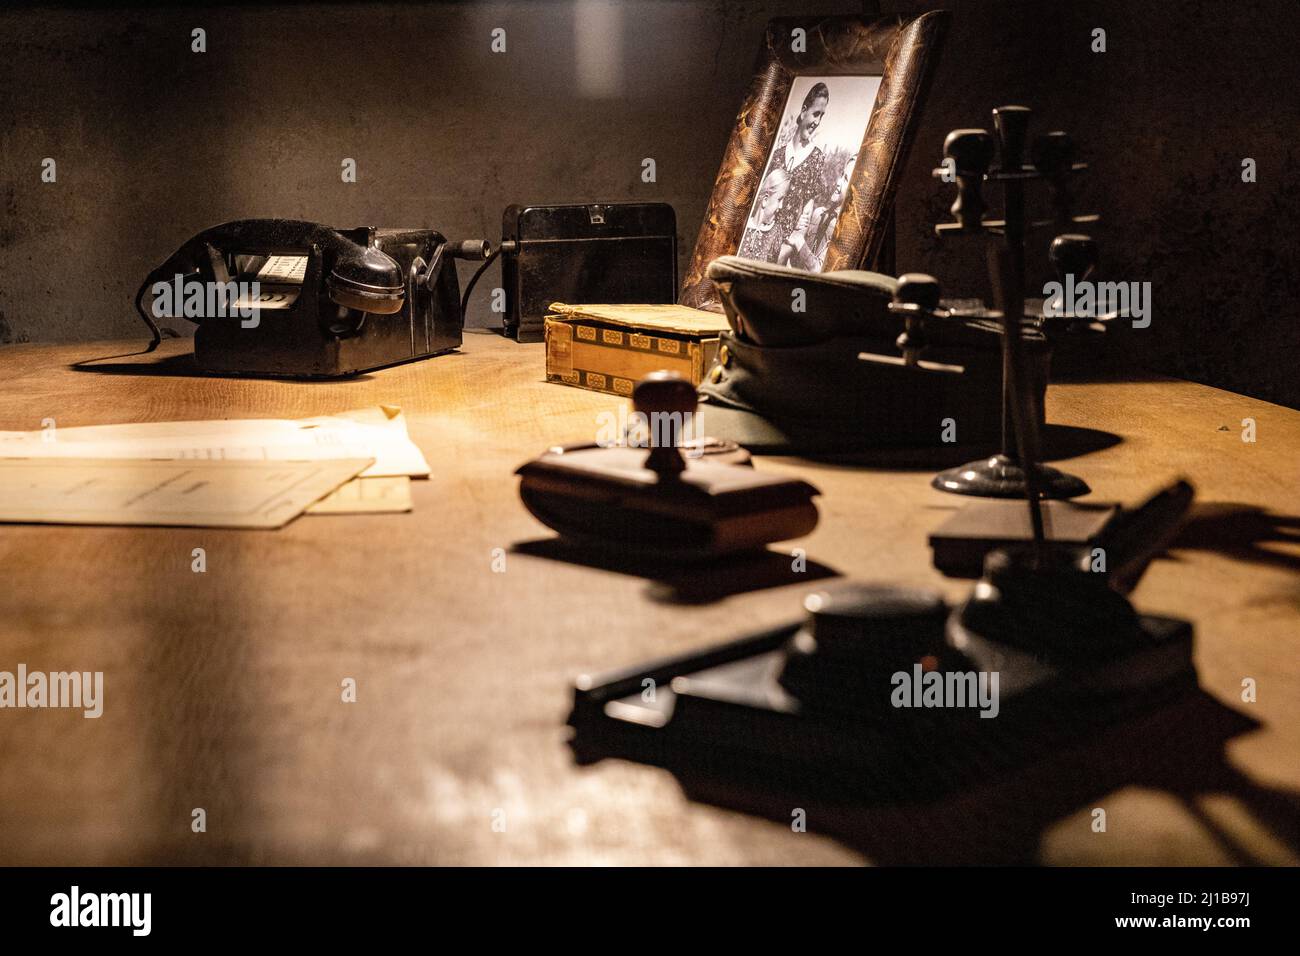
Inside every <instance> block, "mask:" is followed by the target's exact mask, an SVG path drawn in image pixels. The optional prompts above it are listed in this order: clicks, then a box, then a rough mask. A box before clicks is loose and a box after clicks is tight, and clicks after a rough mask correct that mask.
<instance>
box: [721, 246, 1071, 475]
mask: <svg viewBox="0 0 1300 956" xmlns="http://www.w3.org/2000/svg"><path fill="white" fill-rule="evenodd" d="M715 267H717V269H716V270H715ZM715 271H716V272H717V273H718V274H719V275H722V276H725V277H727V278H726V279H725V280H724V282H721V283H719V292H720V294H721V296H722V301H723V304H724V306H725V308H726V310H727V316H728V321H729V323H730V324H731V327H732V331H730V332H724V333H722V335H721V336H720V342H719V346H718V353H717V358H716V361H715V363H714V365H713V367H712V368H710V369H709V370H708V372H707V373H706V374H705V377H704V381H703V383H702V384H701V385H700V390H699V391H700V401H701V404H700V408H699V415H700V416H701V426H702V428H703V429H704V431H705V432H707V433H708V434H709V435H710V436H711V437H715V438H720V439H728V440H731V441H734V442H737V443H738V444H740V445H743V446H744V447H746V448H748V449H750V450H751V451H754V452H759V453H777V454H781V453H790V454H827V455H834V454H842V453H856V452H861V451H870V450H875V449H880V448H890V447H895V448H896V447H904V448H925V447H933V448H937V447H941V446H944V445H947V447H948V448H954V449H955V448H956V447H967V446H971V445H979V444H987V443H992V442H996V441H997V440H998V439H999V438H1000V435H1001V426H1002V414H1001V395H1002V384H1001V383H1002V348H1001V344H1002V339H1001V331H1000V328H999V325H998V323H997V322H996V321H994V320H992V319H966V318H953V319H951V320H950V321H945V322H943V323H942V324H941V325H940V326H938V327H937V328H935V329H931V330H928V338H929V345H928V347H927V349H926V350H925V352H924V358H925V360H926V361H925V365H926V366H927V367H925V368H918V367H915V366H906V365H904V364H903V363H902V361H901V356H900V351H899V348H898V346H897V344H896V341H897V338H898V336H899V334H900V333H901V332H902V331H903V321H902V319H901V318H900V317H899V316H898V315H897V314H896V313H893V312H890V311H889V310H888V308H887V306H888V303H889V300H890V297H892V294H893V289H892V288H891V285H892V287H893V288H896V287H897V280H895V279H891V278H890V277H888V276H881V275H879V274H877V273H843V272H841V273H825V274H822V275H818V274H816V273H810V272H803V271H801V270H797V269H786V268H783V267H780V266H771V265H769V264H767V263H751V262H750V261H749V260H738V259H735V258H734V257H725V258H724V259H721V260H715V262H714V263H713V264H712V265H711V266H710V267H709V274H710V275H713V274H714V273H715ZM846 275H848V276H849V278H848V279H845V276H846ZM764 284H767V285H769V286H770V288H769V289H768V290H766V291H765V290H763V289H762V288H759V287H761V286H763V285H764ZM794 288H803V289H806V290H807V294H808V297H807V302H808V306H809V307H808V311H807V312H805V313H799V312H794V313H792V312H791V310H790V306H789V302H790V292H791V290H792V289H794ZM886 289H889V292H888V293H887V294H886V292H885V290H886ZM823 309H834V310H836V311H835V312H834V313H833V314H826V313H824V312H822V310H823ZM783 323H784V326H783ZM756 335H757V336H759V337H761V338H762V340H763V341H762V342H759V341H756V340H755V337H756ZM774 343H782V344H774ZM1026 354H1027V356H1028V357H1029V358H1030V365H1031V374H1032V378H1033V386H1034V389H1033V392H1032V394H1034V395H1035V396H1036V397H1037V401H1038V405H1039V407H1040V409H1041V407H1042V395H1043V391H1044V390H1045V389H1046V385H1047V363H1048V359H1049V354H1050V353H1049V350H1048V347H1047V343H1046V340H1045V339H1044V338H1043V336H1042V335H1041V334H1039V333H1036V332H1032V331H1029V330H1027V333H1026ZM864 356H865V357H864ZM954 429H955V436H954V435H953V431H954Z"/></svg>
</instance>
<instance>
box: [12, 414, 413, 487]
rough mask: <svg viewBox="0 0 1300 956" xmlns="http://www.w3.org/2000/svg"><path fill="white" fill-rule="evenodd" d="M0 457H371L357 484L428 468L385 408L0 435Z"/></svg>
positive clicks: (401, 420)
mask: <svg viewBox="0 0 1300 956" xmlns="http://www.w3.org/2000/svg"><path fill="white" fill-rule="evenodd" d="M0 458H137V459H158V458H166V459H200V460H211V461H232V460H233V461H258V460H261V461H286V460H311V461H319V460H326V459H333V458H373V459H374V464H373V465H371V466H370V467H369V468H367V469H366V470H365V471H364V472H363V473H362V477H364V478H380V477H391V476H397V475H407V476H409V477H413V478H427V477H428V476H429V463H428V462H427V461H426V460H425V458H424V455H423V454H422V453H421V452H420V449H419V448H418V447H416V445H415V443H414V442H412V441H411V438H410V436H409V435H408V434H407V431H406V419H405V417H404V416H403V415H402V411H401V409H399V408H396V407H394V406H391V405H386V406H376V407H374V408H365V409H359V410H357V411H351V412H343V413H341V414H338V415H323V416H320V417H317V418H301V419H296V420H291V419H276V418H250V419H224V420H215V421H193V422H136V423H130V424H123V425H88V426H79V427H74V428H59V427H58V426H57V424H56V426H55V427H54V428H51V429H47V430H45V431H29V432H5V431H0Z"/></svg>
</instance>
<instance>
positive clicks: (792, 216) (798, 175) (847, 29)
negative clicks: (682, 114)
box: [678, 10, 949, 312]
mask: <svg viewBox="0 0 1300 956" xmlns="http://www.w3.org/2000/svg"><path fill="white" fill-rule="evenodd" d="M948 19H949V15H948V13H947V12H946V11H942V10H938V11H932V12H929V13H924V14H921V15H919V16H915V17H910V16H887V17H859V16H839V17H824V18H806V17H783V18H778V19H774V20H771V21H769V23H768V25H767V30H766V33H765V35H764V40H763V47H762V49H761V50H760V53H759V57H758V62H757V64H756V68H755V72H754V77H753V79H752V80H751V81H750V84H749V88H748V92H747V93H746V96H745V100H744V103H743V105H742V106H741V109H740V113H739V114H738V115H737V117H736V123H735V125H734V126H733V128H732V132H731V136H730V139H729V140H728V143H727V149H726V152H725V153H724V155H723V159H722V165H721V168H720V169H719V171H718V176H717V178H716V179H715V181H714V185H713V192H712V195H711V196H710V198H709V204H708V208H707V210H706V212H705V217H704V223H703V225H702V226H701V227H700V232H699V235H698V236H697V238H696V241H695V248H694V251H693V252H692V255H691V260H690V265H689V267H688V269H687V271H686V274H685V276H684V278H683V280H682V284H681V289H680V293H679V296H678V302H679V304H681V305H686V306H690V307H692V308H697V309H706V310H708V311H713V312H721V311H722V305H721V302H720V300H719V297H718V293H717V291H716V290H715V289H714V287H713V283H712V282H711V280H709V279H708V277H707V276H706V274H705V273H706V270H707V269H708V266H709V263H710V262H712V261H713V260H714V259H716V258H718V257H719V256H724V255H745V254H746V251H748V252H750V253H751V254H752V253H753V252H755V251H758V252H760V253H761V255H759V256H755V257H756V258H763V259H764V260H765V261H771V262H776V263H779V264H788V265H794V266H796V267H797V266H799V265H800V264H801V263H805V264H806V263H808V262H810V261H811V262H813V263H815V264H816V265H818V266H820V269H818V270H816V271H823V272H826V271H831V270H836V269H863V268H870V267H872V266H876V265H877V264H878V263H880V261H881V259H882V255H883V256H884V257H886V258H887V257H888V256H889V255H890V254H891V252H892V250H891V249H890V248H889V247H890V243H889V242H888V241H887V240H888V239H889V237H890V233H891V227H892V210H893V202H894V195H895V193H896V192H897V189H898V182H899V179H900V178H901V176H902V172H903V165H904V163H905V161H906V158H907V153H908V150H909V149H910V147H911V144H912V140H913V138H914V136H915V132H916V125H917V120H918V116H919V114H920V111H921V108H922V105H923V102H924V99H925V95H926V92H927V90H928V87H929V82H930V78H931V75H932V73H933V70H934V65H935V63H936V61H937V58H938V53H939V48H940V45H941V43H942V41H943V36H944V34H945V32H946V28H947V23H948ZM852 77H862V78H867V77H878V78H879V80H878V86H877V87H875V95H874V100H873V104H872V106H871V107H870V112H869V115H868V116H867V117H866V118H865V119H861V120H860V123H859V125H861V126H862V129H863V132H862V138H861V141H860V143H858V144H857V151H856V154H854V155H852V156H851V158H852V164H851V165H849V163H848V161H847V158H846V154H845V148H846V144H847V142H848V141H847V139H846V136H848V135H849V133H850V131H851V130H852V129H853V123H852V122H851V117H850V118H849V119H847V120H846V118H845V117H844V116H843V114H841V115H839V116H836V117H835V122H836V123H837V124H838V125H837V127H836V134H837V137H838V141H837V142H835V143H833V144H830V143H828V144H827V145H828V148H827V149H825V150H823V151H822V156H821V157H820V158H816V157H814V158H815V159H816V161H815V163H814V164H813V165H816V166H819V167H825V166H827V165H828V161H829V167H830V168H822V169H820V170H812V169H810V168H808V167H807V166H805V165H803V164H802V163H801V159H802V157H801V156H800V155H794V154H793V153H794V151H793V150H792V151H791V154H789V155H785V156H783V157H782V162H783V164H784V165H786V166H787V173H788V174H789V175H788V176H784V177H783V176H776V177H771V176H768V178H767V179H766V180H765V175H766V174H769V173H770V172H771V168H772V160H773V159H774V158H776V154H777V153H778V151H780V150H782V148H783V147H789V146H790V145H791V144H792V142H793V140H792V139H790V137H791V134H792V132H793V133H794V135H795V136H796V137H798V136H799V135H800V134H801V133H802V134H803V137H802V138H800V139H799V140H798V146H797V147H796V149H797V150H798V152H799V153H801V154H803V156H808V155H813V154H815V153H816V149H815V148H813V145H812V142H811V141H810V140H809V139H808V133H807V130H808V127H809V126H812V125H814V123H818V124H820V123H826V124H827V125H826V126H825V127H823V128H824V129H825V130H829V129H830V128H831V126H830V123H831V119H830V117H831V116H832V112H831V110H832V107H831V106H830V105H829V104H830V103H834V104H835V105H836V106H838V105H839V104H840V103H841V102H846V104H847V106H848V109H849V111H850V112H854V111H856V110H861V109H862V108H863V102H864V100H863V92H864V90H865V89H866V86H865V85H860V86H858V87H856V88H855V87H854V86H853V84H850V83H848V82H847V80H848V78H852ZM818 84H820V85H821V89H816V87H817V86H818ZM837 87H838V88H839V89H838V92H840V93H841V95H840V96H838V97H837V96H836V93H837ZM846 92H847V94H848V95H847V96H845V95H843V94H845V93H846ZM823 93H825V94H827V95H826V97H825V98H824V99H819V98H817V96H818V95H820V94H823ZM809 96H813V99H812V100H809V99H808V98H809ZM818 110H820V111H821V114H822V115H821V117H820V118H817V119H816V120H814V119H813V118H812V116H811V114H812V113H815V112H817V111H818ZM792 118H793V122H794V125H793V128H792ZM836 158H838V159H839V160H840V162H839V166H838V168H836V162H835V160H836ZM791 166H792V167H793V168H789V167H791ZM814 172H820V173H822V175H823V180H822V182H823V185H822V186H821V189H822V193H821V195H822V196H823V197H825V196H827V195H830V196H831V197H832V199H833V201H826V200H825V199H823V200H822V201H821V202H822V205H821V206H817V201H816V200H814V198H813V196H814V194H815V193H816V187H815V186H813V185H812V182H811V181H812V179H813V178H814V176H813V173H814ZM841 174H843V179H846V180H847V185H846V186H844V188H842V190H841V192H842V195H841V196H839V197H838V198H835V197H834V189H835V186H834V185H832V184H833V183H834V182H835V177H836V176H839V175H841ZM786 179H788V180H790V182H778V181H779V180H786ZM841 185H842V186H843V185H844V184H843V182H841ZM765 186H766V192H765V193H764V192H762V191H763V189H764V187H765ZM776 193H782V196H781V199H780V201H779V209H777V210H776V211H774V210H773V208H772V207H773V204H774V202H776V200H775V198H774V197H775V194H776ZM814 207H817V208H816V210H814ZM810 212H813V213H814V218H815V215H816V213H820V214H821V215H822V216H826V215H827V214H828V213H830V214H833V216H834V219H833V220H830V221H829V222H827V221H825V220H824V221H823V236H822V245H821V247H820V248H819V249H818V252H817V255H816V256H815V257H812V258H809V257H802V258H796V257H795V255H794V254H793V253H792V249H793V247H794V246H797V245H798V244H799V243H798V242H797V241H795V242H788V241H786V240H788V239H790V235H789V234H786V235H781V236H770V237H769V238H770V241H768V242H755V241H754V238H753V237H754V231H753V230H755V229H761V228H762V227H763V226H770V225H771V224H772V222H773V219H777V220H778V221H777V222H776V223H775V225H776V226H777V229H778V231H779V232H781V233H787V230H789V231H790V233H792V232H793V230H794V229H795V228H797V226H798V223H799V221H800V220H802V221H803V222H804V223H805V224H806V223H807V222H808V220H809V218H810V217H809V213H810ZM827 226H830V228H829V229H827V228H826V227H827ZM747 231H748V232H749V236H748V237H747V235H746V234H747ZM827 231H829V238H828V239H827V238H826V237H825V233H826V232H827ZM797 238H800V237H796V239H797ZM742 243H744V246H745V250H746V251H741V247H742ZM782 258H784V259H785V261H784V262H781V261H780V260H781V259H782ZM884 268H886V270H887V271H889V270H891V269H892V263H891V264H887V265H885V266H884Z"/></svg>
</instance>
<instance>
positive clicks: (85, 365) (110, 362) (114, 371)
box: [68, 350, 373, 382]
mask: <svg viewBox="0 0 1300 956" xmlns="http://www.w3.org/2000/svg"><path fill="white" fill-rule="evenodd" d="M149 354H151V353H148V352H145V351H143V350H141V351H139V352H124V353H122V354H119V355H102V356H98V357H96V358H88V359H83V360H82V361H80V362H73V363H72V364H71V365H69V366H68V368H69V369H71V370H72V371H74V372H94V373H95V374H97V375H141V376H146V377H149V376H152V377H156V378H218V379H226V380H228V381H239V380H244V379H265V380H266V381H272V382H283V381H321V382H364V381H367V380H368V379H371V378H373V376H372V375H370V374H369V373H365V372H362V373H360V374H358V375H339V376H333V377H329V378H318V379H304V378H303V377H302V376H286V375H257V374H247V375H245V374H240V375H225V374H221V373H218V372H208V371H205V370H203V369H201V368H199V367H198V365H197V364H195V361H194V353H193V352H182V353H181V354H180V355H156V354H155V357H154V358H153V359H150V360H146V361H137V362H118V361H114V360H115V359H126V358H134V357H135V356H138V355H149Z"/></svg>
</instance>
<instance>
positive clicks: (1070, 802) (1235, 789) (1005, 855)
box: [578, 689, 1300, 866]
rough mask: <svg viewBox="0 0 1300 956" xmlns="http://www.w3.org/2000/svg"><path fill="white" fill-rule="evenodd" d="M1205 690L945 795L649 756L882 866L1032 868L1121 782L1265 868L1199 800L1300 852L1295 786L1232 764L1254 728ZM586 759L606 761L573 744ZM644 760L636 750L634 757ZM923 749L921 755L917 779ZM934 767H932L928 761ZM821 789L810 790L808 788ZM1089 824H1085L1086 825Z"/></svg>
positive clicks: (697, 793) (740, 804) (1238, 857)
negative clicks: (1218, 799)
mask: <svg viewBox="0 0 1300 956" xmlns="http://www.w3.org/2000/svg"><path fill="white" fill-rule="evenodd" d="M1258 726H1259V725H1258V723H1256V722H1255V721H1254V720H1253V719H1251V718H1249V717H1246V716H1245V715H1243V714H1240V713H1238V712H1237V711H1235V710H1232V709H1231V708H1228V707H1225V706H1224V705H1222V704H1221V703H1219V702H1218V701H1217V700H1215V699H1214V698H1213V697H1211V696H1209V695H1208V694H1206V693H1204V692H1203V691H1201V690H1199V689H1195V690H1189V691H1188V692H1187V693H1186V694H1184V695H1183V696H1181V697H1180V698H1177V699H1175V700H1174V701H1173V702H1171V703H1170V704H1168V705H1167V706H1166V707H1164V708H1163V709H1162V710H1159V711H1156V712H1153V713H1149V714H1146V715H1144V716H1142V717H1138V718H1133V719H1130V720H1127V721H1124V722H1122V723H1119V724H1116V725H1114V726H1112V727H1110V728H1107V729H1105V730H1101V731H1097V732H1095V733H1093V734H1090V735H1086V742H1085V743H1083V744H1082V745H1080V746H1071V747H1068V748H1062V749H1059V750H1056V751H1054V752H1053V753H1051V754H1050V755H1047V756H1045V757H1039V758H1038V759H1036V760H1034V761H1033V762H1031V763H1025V764H1023V765H1020V766H1015V767H1012V768H1010V769H1000V770H997V771H996V772H990V773H989V774H987V775H986V776H985V777H984V778H983V779H980V780H978V782H972V783H967V784H965V785H963V786H961V787H959V788H956V789H954V790H951V791H950V792H948V793H946V794H944V795H942V796H938V797H935V796H932V795H930V794H931V790H930V789H929V787H928V786H926V785H925V784H923V783H919V782H918V781H919V779H920V778H919V777H918V778H917V780H913V779H912V778H910V777H907V776H903V777H902V778H901V779H900V778H899V777H894V778H885V777H883V776H882V777H877V778H874V779H867V780H856V781H853V782H852V784H851V787H845V786H840V787H838V788H831V787H829V786H828V785H826V782H825V781H811V780H809V779H808V778H807V775H804V777H803V778H802V779H791V780H785V781H782V780H781V779H779V778H774V777H772V776H771V775H769V774H767V773H764V774H763V776H762V777H761V778H759V777H757V776H755V775H754V771H753V770H750V771H748V774H749V775H748V776H745V774H744V773H742V772H740V771H739V770H737V769H736V768H731V769H730V770H725V769H724V768H722V767H720V765H718V764H717V763H710V765H709V766H707V767H706V766H703V765H701V764H698V763H696V764H694V765H692V764H689V763H677V762H676V761H673V762H672V763H671V764H669V763H668V762H666V761H654V763H656V764H657V765H658V766H663V767H665V769H667V770H669V771H670V772H671V773H673V775H674V776H675V777H676V778H677V780H678V782H679V783H680V785H681V787H682V789H683V791H684V792H685V794H686V796H687V797H689V798H690V799H693V800H697V801H700V802H704V803H709V804H713V805H715V806H719V807H724V808H727V809H731V810H738V811H741V812H745V813H750V814H753V815H756V816H760V817H764V818H767V819H770V820H773V821H775V822H780V823H782V824H784V825H787V826H789V825H790V824H791V821H792V819H793V817H792V814H793V813H794V812H795V810H796V809H802V810H803V811H804V812H805V816H804V819H805V820H806V824H807V827H808V830H809V831H810V832H816V833H821V834H824V835H826V836H829V837H831V838H833V839H836V840H838V841H839V842H841V843H843V844H845V845H846V846H848V847H851V848H852V849H854V850H857V851H858V852H861V853H863V854H864V855H866V856H867V857H868V859H869V860H870V861H871V862H873V863H876V864H880V865H895V866H897V865H904V866H906V865H964V864H979V865H1027V864H1034V863H1039V862H1041V861H1042V840H1043V836H1044V834H1045V833H1046V832H1047V831H1048V830H1049V829H1050V828H1051V827H1052V825H1053V824H1055V823H1056V822H1057V821H1059V820H1061V819H1063V818H1065V817H1067V816H1070V815H1072V814H1075V813H1078V812H1079V811H1081V810H1091V809H1093V808H1096V807H1098V806H1101V807H1102V808H1103V809H1104V808H1105V798H1106V796H1107V795H1108V794H1112V793H1114V792H1115V791H1117V790H1120V789H1122V788H1125V787H1134V786H1136V787H1147V788H1152V789H1159V790H1163V791H1165V792H1167V793H1170V794H1172V795H1174V796H1175V797H1176V798H1177V799H1178V800H1179V801H1180V802H1181V804H1182V805H1183V807H1184V808H1185V809H1187V811H1188V812H1189V813H1190V814H1191V815H1192V816H1193V817H1194V818H1195V819H1196V820H1197V823H1198V824H1199V825H1200V826H1201V827H1202V828H1203V829H1204V831H1205V832H1207V833H1208V834H1209V836H1210V838H1211V839H1212V840H1213V842H1214V843H1215V844H1216V845H1217V846H1218V847H1219V848H1220V849H1221V850H1222V851H1223V853H1224V854H1225V855H1226V856H1227V857H1228V858H1229V859H1231V860H1232V861H1233V862H1234V863H1236V864H1238V865H1258V864H1259V863H1260V862H1261V861H1260V860H1259V859H1257V858H1256V857H1255V856H1254V855H1253V854H1252V852H1251V850H1250V849H1249V848H1248V847H1246V846H1244V845H1242V844H1241V843H1240V842H1239V841H1237V840H1235V839H1234V838H1233V836H1232V835H1231V834H1230V833H1228V832H1226V831H1225V830H1224V829H1223V828H1221V827H1219V826H1217V825H1216V823H1215V822H1214V821H1213V820H1211V819H1210V818H1208V817H1207V816H1205V815H1204V814H1203V813H1202V812H1201V811H1200V809H1199V807H1198V804H1197V800H1198V798H1199V797H1201V796H1202V795H1205V794H1212V793H1221V794H1226V795H1228V796H1231V797H1234V798H1236V799H1238V800H1240V801H1241V803H1242V804H1243V805H1244V807H1245V808H1246V810H1247V812H1249V813H1250V814H1251V815H1253V816H1254V818H1255V819H1256V820H1257V821H1258V822H1259V823H1261V824H1262V825H1263V826H1264V827H1265V828H1267V829H1268V830H1270V831H1271V832H1272V833H1273V834H1274V835H1275V836H1276V837H1277V838H1278V839H1279V840H1281V841H1283V842H1284V843H1285V844H1286V845H1287V846H1288V847H1290V848H1291V849H1292V850H1296V851H1298V852H1300V794H1297V793H1295V792H1292V791H1288V790H1281V789H1272V788H1269V787H1264V786H1260V785H1259V784H1256V783H1255V782H1254V781H1252V780H1250V779H1249V778H1247V777H1246V776H1244V775H1243V774H1241V773H1240V772H1238V771H1237V770H1236V769H1235V768H1233V767H1232V766H1231V765H1230V764H1229V763H1228V762H1227V759H1226V757H1225V754H1224V749H1225V746H1226V744H1227V742H1228V741H1229V740H1231V739H1232V738H1234V737H1236V736H1238V735H1240V734H1242V733H1245V732H1248V731H1250V730H1254V729H1256V728H1257V727H1258ZM578 756H579V761H580V762H582V763H590V762H594V761H595V760H598V759H601V758H600V756H599V755H598V754H596V753H593V752H590V751H586V752H582V751H579V752H578ZM638 759H639V758H638ZM928 759H929V758H928V756H927V755H924V754H918V755H917V762H916V766H917V768H918V771H919V772H920V773H921V775H922V776H923V775H924V772H925V770H926V769H927V767H928ZM928 769H933V768H928ZM811 788H815V789H811ZM1090 825H1091V820H1081V821H1080V822H1079V826H1080V827H1088V826H1090Z"/></svg>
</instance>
